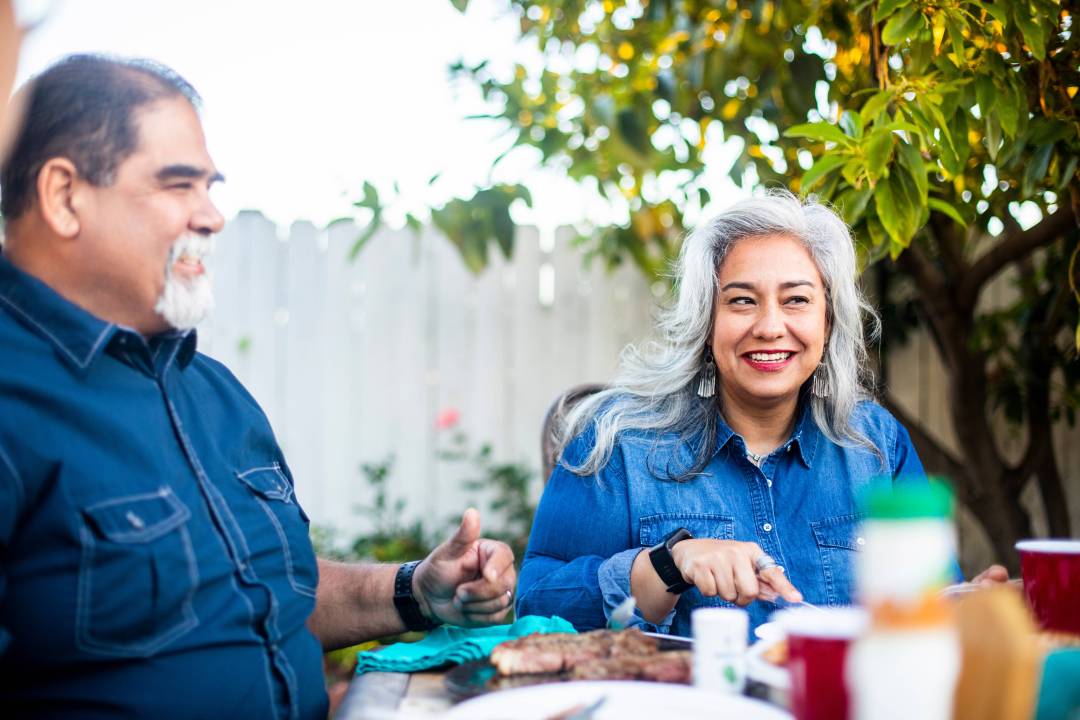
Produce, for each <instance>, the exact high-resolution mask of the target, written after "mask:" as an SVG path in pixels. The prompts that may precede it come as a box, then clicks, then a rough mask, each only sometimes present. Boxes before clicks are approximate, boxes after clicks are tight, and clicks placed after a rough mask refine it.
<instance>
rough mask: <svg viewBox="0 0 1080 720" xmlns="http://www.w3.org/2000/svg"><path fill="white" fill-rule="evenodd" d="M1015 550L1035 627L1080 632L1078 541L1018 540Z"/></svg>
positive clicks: (1079, 551)
mask: <svg viewBox="0 0 1080 720" xmlns="http://www.w3.org/2000/svg"><path fill="white" fill-rule="evenodd" d="M1016 549H1017V550H1018V551H1019V552H1020V574H1021V576H1022V577H1023V578H1024V594H1025V595H1026V596H1027V601H1028V605H1030V606H1031V610H1032V612H1034V613H1035V619H1036V620H1037V621H1038V623H1039V626H1040V627H1042V628H1043V629H1044V630H1056V631H1058V632H1066V633H1074V634H1077V635H1080V540H1022V541H1020V542H1018V543H1016Z"/></svg>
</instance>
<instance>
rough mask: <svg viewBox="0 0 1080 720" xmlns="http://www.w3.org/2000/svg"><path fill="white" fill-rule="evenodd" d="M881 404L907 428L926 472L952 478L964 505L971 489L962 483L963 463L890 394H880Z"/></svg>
mask: <svg viewBox="0 0 1080 720" xmlns="http://www.w3.org/2000/svg"><path fill="white" fill-rule="evenodd" d="M881 404H882V405H884V406H885V408H886V409H887V410H888V411H889V412H891V413H892V414H893V416H895V417H896V419H897V420H899V421H900V424H901V425H903V426H904V427H905V428H906V429H907V431H908V434H909V435H911V441H912V442H913V443H914V444H915V450H916V451H918V453H919V459H920V460H922V463H923V467H925V468H926V470H927V472H930V473H934V474H939V475H945V476H946V477H948V478H950V479H952V481H953V483H954V485H955V490H956V494H957V497H958V498H959V499H960V502H962V503H964V504H965V505H967V504H969V503H970V499H971V489H970V488H968V487H967V485H966V484H965V483H964V465H963V463H961V462H960V460H958V459H957V458H956V457H955V456H954V455H953V454H952V453H950V452H949V451H948V450H946V449H945V447H944V446H943V445H942V444H941V443H939V442H938V441H937V440H936V439H934V438H933V437H932V436H931V435H930V432H929V431H928V430H927V429H926V428H924V427H923V426H922V425H921V424H920V423H919V422H918V421H917V420H915V419H914V418H913V417H911V416H910V415H908V414H907V413H906V412H904V410H903V409H901V407H900V405H899V404H898V403H897V402H896V400H895V399H894V398H893V397H892V395H890V394H889V393H885V394H884V395H882V397H881Z"/></svg>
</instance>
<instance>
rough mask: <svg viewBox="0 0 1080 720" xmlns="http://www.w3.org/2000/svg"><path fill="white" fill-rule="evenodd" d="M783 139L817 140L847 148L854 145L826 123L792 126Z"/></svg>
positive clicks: (849, 139) (845, 136)
mask: <svg viewBox="0 0 1080 720" xmlns="http://www.w3.org/2000/svg"><path fill="white" fill-rule="evenodd" d="M784 137H792V138H798V137H802V138H808V139H810V140H818V141H820V142H834V143H839V144H841V145H845V146H848V147H850V146H852V145H853V144H854V142H853V141H852V139H851V138H849V137H848V136H847V135H845V134H844V132H843V131H842V130H841V129H840V128H838V127H836V126H835V125H833V124H831V123H827V122H816V123H803V124H801V125H794V126H792V127H790V128H788V129H787V131H786V132H785V133H784Z"/></svg>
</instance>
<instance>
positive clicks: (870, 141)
mask: <svg viewBox="0 0 1080 720" xmlns="http://www.w3.org/2000/svg"><path fill="white" fill-rule="evenodd" d="M862 149H863V153H864V154H865V155H866V173H867V175H869V176H870V179H871V180H872V181H873V182H877V179H878V178H879V177H881V174H882V173H883V172H885V166H886V165H887V164H888V163H889V160H891V159H892V154H893V134H892V133H891V132H890V131H888V130H886V129H885V128H877V129H876V130H874V131H873V132H871V133H870V134H869V135H867V136H866V140H865V141H864V142H863V143H862Z"/></svg>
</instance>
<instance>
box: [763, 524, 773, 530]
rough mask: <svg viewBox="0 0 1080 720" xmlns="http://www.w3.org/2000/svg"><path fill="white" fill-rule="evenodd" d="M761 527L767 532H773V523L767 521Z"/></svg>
mask: <svg viewBox="0 0 1080 720" xmlns="http://www.w3.org/2000/svg"><path fill="white" fill-rule="evenodd" d="M761 529H762V530H764V531H765V532H772V523H765V524H764V525H762V526H761Z"/></svg>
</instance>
